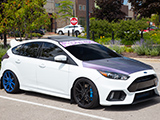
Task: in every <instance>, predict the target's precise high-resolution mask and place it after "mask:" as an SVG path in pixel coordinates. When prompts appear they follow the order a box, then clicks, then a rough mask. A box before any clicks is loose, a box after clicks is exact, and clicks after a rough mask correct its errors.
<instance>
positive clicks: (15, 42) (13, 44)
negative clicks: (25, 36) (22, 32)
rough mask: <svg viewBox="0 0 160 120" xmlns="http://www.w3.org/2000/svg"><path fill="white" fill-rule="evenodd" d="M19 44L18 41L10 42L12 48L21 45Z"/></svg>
mask: <svg viewBox="0 0 160 120" xmlns="http://www.w3.org/2000/svg"><path fill="white" fill-rule="evenodd" d="M19 44H20V42H18V41H16V40H11V41H10V46H11V47H14V46H16V45H19Z"/></svg>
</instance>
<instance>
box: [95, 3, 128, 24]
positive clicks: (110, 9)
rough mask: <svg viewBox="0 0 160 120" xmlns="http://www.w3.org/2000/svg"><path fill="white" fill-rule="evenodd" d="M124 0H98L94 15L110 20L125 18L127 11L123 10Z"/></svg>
mask: <svg viewBox="0 0 160 120" xmlns="http://www.w3.org/2000/svg"><path fill="white" fill-rule="evenodd" d="M123 2H124V0H96V5H97V7H95V8H94V10H93V14H92V15H93V16H94V17H96V18H98V19H106V20H108V21H109V22H111V21H113V20H115V21H117V20H118V19H123V18H124V17H125V13H124V12H122V11H121V7H122V5H123Z"/></svg>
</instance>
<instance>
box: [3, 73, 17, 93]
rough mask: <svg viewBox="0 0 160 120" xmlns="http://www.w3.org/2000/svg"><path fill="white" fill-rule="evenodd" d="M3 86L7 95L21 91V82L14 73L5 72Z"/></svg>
mask: <svg viewBox="0 0 160 120" xmlns="http://www.w3.org/2000/svg"><path fill="white" fill-rule="evenodd" d="M2 85H3V88H4V90H5V91H6V92H7V93H16V92H18V91H19V82H18V79H17V77H16V75H15V74H14V73H13V72H12V71H5V72H4V74H3V77H2Z"/></svg>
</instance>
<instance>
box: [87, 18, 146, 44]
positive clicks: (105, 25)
mask: <svg viewBox="0 0 160 120" xmlns="http://www.w3.org/2000/svg"><path fill="white" fill-rule="evenodd" d="M146 27H148V24H147V22H146V21H144V20H138V21H136V20H127V21H124V20H120V21H118V22H111V23H109V22H108V21H106V20H95V19H91V20H90V31H91V32H94V33H95V34H94V37H95V39H100V37H101V36H105V38H111V37H112V32H114V38H115V39H116V38H120V39H121V42H122V44H125V45H132V44H134V42H135V41H137V40H140V37H141V35H140V34H139V30H143V29H145V28H146ZM91 36H92V34H91ZM116 40H117V39H116ZM98 41H100V42H102V43H106V42H108V39H103V40H98Z"/></svg>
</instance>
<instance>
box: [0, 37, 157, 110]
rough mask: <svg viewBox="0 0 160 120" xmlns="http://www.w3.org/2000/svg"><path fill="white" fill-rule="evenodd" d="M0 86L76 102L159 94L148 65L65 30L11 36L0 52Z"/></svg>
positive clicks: (130, 99) (114, 100) (109, 101)
mask: <svg viewBox="0 0 160 120" xmlns="http://www.w3.org/2000/svg"><path fill="white" fill-rule="evenodd" d="M0 78H1V81H0V83H1V87H2V88H4V89H5V91H6V92H8V93H15V92H17V91H18V90H20V89H21V90H26V91H35V92H39V93H44V94H48V95H53V96H58V97H62V98H67V99H71V100H72V101H75V102H76V103H77V104H78V105H79V106H80V107H83V108H93V107H96V106H97V105H98V104H100V105H104V106H111V105H125V104H132V103H137V102H141V101H145V100H148V99H151V98H153V97H156V96H159V93H158V91H157V86H158V78H157V76H156V73H155V71H154V70H153V69H152V67H151V66H149V65H147V64H144V63H142V62H139V61H136V60H133V59H130V58H126V57H123V56H121V55H119V54H117V53H116V52H114V51H112V50H110V49H108V48H106V47H105V46H103V45H100V44H98V43H96V42H94V41H91V40H87V39H80V38H75V37H67V36H54V37H49V38H48V39H36V40H27V41H23V42H17V41H11V48H10V49H9V50H8V51H7V53H6V54H5V55H4V56H3V58H2V67H1V74H0Z"/></svg>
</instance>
